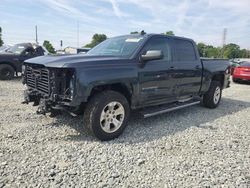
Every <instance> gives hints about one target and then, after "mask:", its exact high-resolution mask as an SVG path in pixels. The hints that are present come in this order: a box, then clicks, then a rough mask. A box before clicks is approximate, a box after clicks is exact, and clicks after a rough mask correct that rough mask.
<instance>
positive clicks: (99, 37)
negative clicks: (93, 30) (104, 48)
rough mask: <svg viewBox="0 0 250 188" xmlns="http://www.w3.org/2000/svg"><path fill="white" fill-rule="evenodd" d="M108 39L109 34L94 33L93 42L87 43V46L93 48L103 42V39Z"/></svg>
mask: <svg viewBox="0 0 250 188" xmlns="http://www.w3.org/2000/svg"><path fill="white" fill-rule="evenodd" d="M106 39H107V36H106V35H105V34H94V36H93V37H92V41H91V43H89V44H87V45H85V47H87V48H93V47H95V46H96V45H97V44H99V43H101V42H102V41H105V40H106Z"/></svg>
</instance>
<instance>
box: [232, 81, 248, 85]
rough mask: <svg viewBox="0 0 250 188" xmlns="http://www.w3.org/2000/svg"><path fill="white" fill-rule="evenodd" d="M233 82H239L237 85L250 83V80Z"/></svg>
mask: <svg viewBox="0 0 250 188" xmlns="http://www.w3.org/2000/svg"><path fill="white" fill-rule="evenodd" d="M234 84H239V85H250V81H244V80H242V81H237V82H234Z"/></svg>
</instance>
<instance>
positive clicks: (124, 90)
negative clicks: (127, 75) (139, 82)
mask: <svg viewBox="0 0 250 188" xmlns="http://www.w3.org/2000/svg"><path fill="white" fill-rule="evenodd" d="M105 90H112V91H116V92H119V93H121V94H122V95H124V96H125V97H126V99H127V100H128V102H129V104H131V96H132V87H131V86H130V84H127V83H121V82H118V83H111V84H103V85H96V86H94V87H93V88H92V89H91V91H90V94H89V97H88V100H89V99H90V98H91V97H92V96H94V95H95V94H97V93H99V92H101V91H105Z"/></svg>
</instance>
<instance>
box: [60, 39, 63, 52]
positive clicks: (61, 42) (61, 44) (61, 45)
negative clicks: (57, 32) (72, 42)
mask: <svg viewBox="0 0 250 188" xmlns="http://www.w3.org/2000/svg"><path fill="white" fill-rule="evenodd" d="M60 47H61V50H62V47H63V41H62V40H61V41H60Z"/></svg>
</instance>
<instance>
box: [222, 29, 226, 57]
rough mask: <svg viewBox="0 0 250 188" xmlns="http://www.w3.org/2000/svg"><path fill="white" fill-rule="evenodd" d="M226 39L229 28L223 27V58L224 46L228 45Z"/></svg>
mask: <svg viewBox="0 0 250 188" xmlns="http://www.w3.org/2000/svg"><path fill="white" fill-rule="evenodd" d="M226 40H227V28H224V29H223V32H222V48H221V57H222V58H223V54H224V47H225V45H226Z"/></svg>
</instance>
